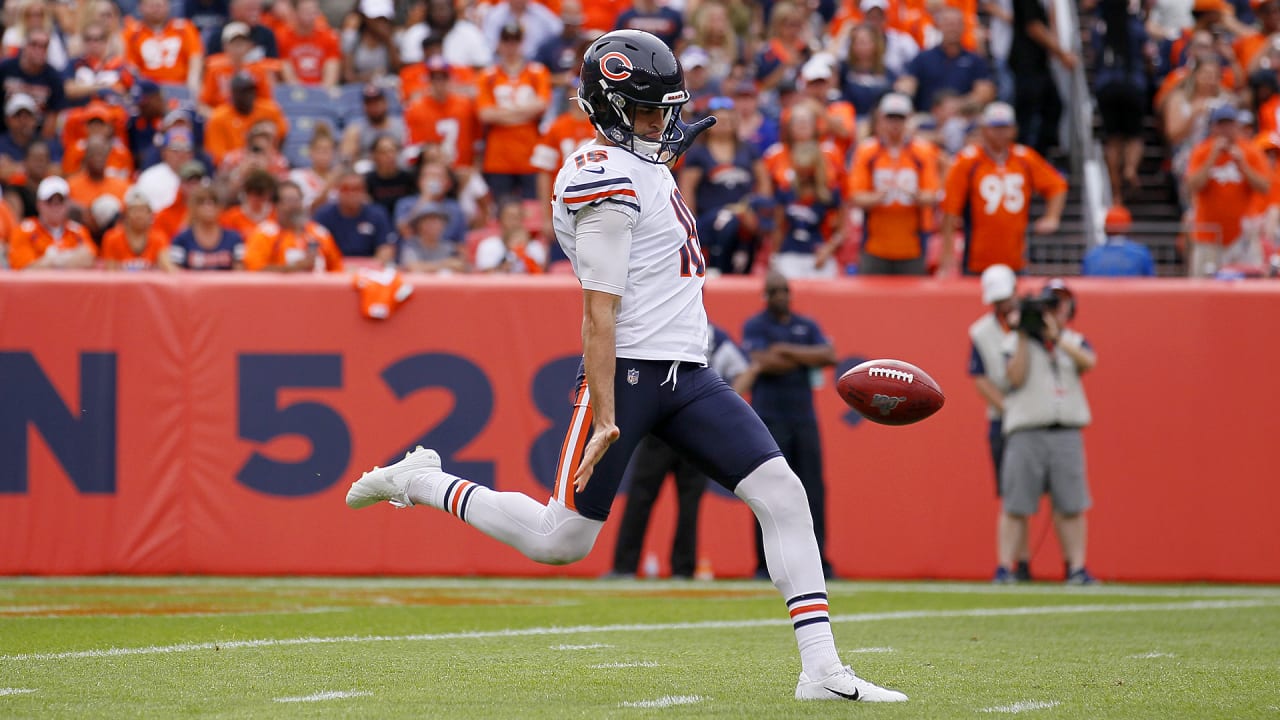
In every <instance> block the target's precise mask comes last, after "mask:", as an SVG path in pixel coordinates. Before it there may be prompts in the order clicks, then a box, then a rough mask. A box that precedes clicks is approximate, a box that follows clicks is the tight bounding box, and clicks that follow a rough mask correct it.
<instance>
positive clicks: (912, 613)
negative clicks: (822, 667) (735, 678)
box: [0, 600, 1276, 662]
mask: <svg viewBox="0 0 1280 720" xmlns="http://www.w3.org/2000/svg"><path fill="white" fill-rule="evenodd" d="M1275 605H1276V603H1274V602H1267V601H1264V600H1195V601H1186V602H1166V603H1131V604H1113V605H1102V604H1097V605H1044V606H1032V607H997V608H974V609H971V610H902V611H898V612H879V613H858V614H852V615H832V616H831V621H832V622H846V623H857V622H878V621H883V620H919V619H940V618H961V617H1021V616H1034V615H1074V614H1081V613H1125V612H1185V611H1191V610H1231V609H1242V608H1256V607H1273V606H1275ZM779 625H785V626H788V627H790V625H791V620H790V618H767V619H759V620H707V621H702V622H686V623H649V624H637V625H577V626H569V627H557V626H548V627H531V628H510V629H506V630H475V631H471V632H454V633H424V634H420V635H342V636H333V637H296V638H262V639H259V640H227V641H218V642H200V643H180V644H177V645H151V646H147V647H124V648H104V649H98V650H70V651H66V652H52V653H20V654H15V655H0V662H20V661H33V660H75V659H81V658H104V657H120V656H123V655H164V654H169V653H184V652H197V651H202V650H239V649H243V648H263V647H290V646H296V645H336V644H352V643H356V644H358V643H375V642H431V641H438V640H480V639H488V638H507V637H539V636H553V637H554V636H562V635H584V634H592V635H599V634H602V633H614V632H645V633H652V632H666V631H671V630H737V629H743V628H756V627H776V626H779Z"/></svg>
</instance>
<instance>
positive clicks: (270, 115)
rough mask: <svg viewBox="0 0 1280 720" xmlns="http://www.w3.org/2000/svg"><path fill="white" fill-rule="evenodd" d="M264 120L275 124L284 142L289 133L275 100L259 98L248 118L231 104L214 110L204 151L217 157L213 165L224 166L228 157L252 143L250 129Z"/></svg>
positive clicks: (207, 127)
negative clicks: (223, 160)
mask: <svg viewBox="0 0 1280 720" xmlns="http://www.w3.org/2000/svg"><path fill="white" fill-rule="evenodd" d="M263 120H267V121H270V122H272V123H275V126H276V137H277V138H279V139H283V138H284V136H285V134H286V133H288V132H289V125H288V123H286V122H285V119H284V113H283V112H281V111H280V106H279V105H277V104H276V101H275V100H264V99H262V98H258V99H256V100H254V101H253V110H251V111H250V112H249V114H248V115H241V114H240V113H238V112H236V109H235V108H234V107H232V106H231V104H230V103H227V104H226V105H219V106H218V107H216V108H214V110H213V114H212V115H210V116H209V123H208V124H207V125H205V128H204V149H205V150H207V151H208V152H209V155H210V156H212V157H213V162H214V163H215V164H217V165H221V164H222V159H223V158H224V157H226V154H227V153H229V152H231V151H232V150H235V149H237V148H242V147H244V146H245V144H247V143H248V141H249V128H251V127H253V126H254V125H256V124H258V123H259V122H262V121H263Z"/></svg>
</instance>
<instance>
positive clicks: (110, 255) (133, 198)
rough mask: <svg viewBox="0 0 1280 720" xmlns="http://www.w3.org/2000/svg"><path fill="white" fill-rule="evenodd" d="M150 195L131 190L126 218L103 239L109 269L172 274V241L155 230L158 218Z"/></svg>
mask: <svg viewBox="0 0 1280 720" xmlns="http://www.w3.org/2000/svg"><path fill="white" fill-rule="evenodd" d="M149 203H150V201H149V200H148V199H147V195H146V193H144V192H142V191H141V190H139V189H138V188H129V191H128V192H126V193H125V196H124V218H123V220H122V221H121V222H120V223H119V224H117V225H116V226H115V227H113V228H111V229H110V230H108V231H107V233H106V234H105V235H103V236H102V259H103V260H104V261H105V265H106V268H107V269H108V270H151V269H159V270H166V271H170V272H172V271H173V269H174V267H173V262H172V261H170V259H169V238H167V237H165V235H164V233H163V232H161V231H160V230H157V229H156V228H154V227H152V225H151V221H152V220H153V219H154V215H153V214H152V212H151V205H150V204H149Z"/></svg>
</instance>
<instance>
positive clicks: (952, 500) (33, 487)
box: [0, 273, 1280, 582]
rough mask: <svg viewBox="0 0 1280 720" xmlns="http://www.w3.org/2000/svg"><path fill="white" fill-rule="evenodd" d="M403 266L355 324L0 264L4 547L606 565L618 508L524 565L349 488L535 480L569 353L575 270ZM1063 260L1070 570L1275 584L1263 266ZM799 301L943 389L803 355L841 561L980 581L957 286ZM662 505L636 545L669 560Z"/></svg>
mask: <svg viewBox="0 0 1280 720" xmlns="http://www.w3.org/2000/svg"><path fill="white" fill-rule="evenodd" d="M415 283H416V285H417V293H416V295H415V296H414V298H413V299H412V300H410V301H409V302H408V304H407V305H405V306H404V307H403V308H402V309H401V311H400V312H399V313H398V314H396V315H395V316H393V317H392V318H391V319H390V320H388V321H385V322H373V321H368V320H365V319H362V318H361V317H360V316H359V315H358V313H357V303H356V297H355V292H354V291H353V290H352V289H351V286H350V284H349V281H348V280H347V279H345V278H338V277H335V278H315V277H305V278H285V277H275V276H256V275H232V276H223V277H212V278H211V277H196V276H192V275H182V276H179V277H162V276H158V275H151V276H135V275H106V274H87V273H86V274H79V273H71V274H65V275H54V274H43V275H41V274H18V273H10V274H5V275H3V276H0V548H2V550H0V573H5V574H16V573H33V574H68V573H105V572H119V573H254V574H257V573H312V574H328V573H413V574H520V575H532V574H546V573H554V574H565V573H569V574H580V575H585V576H593V575H595V574H597V573H600V572H602V571H603V570H605V569H606V568H607V567H608V564H609V561H610V557H611V553H612V549H613V542H614V532H615V529H614V525H615V524H616V523H610V524H609V525H607V526H606V531H605V533H604V534H602V536H601V539H600V542H599V543H598V544H597V547H596V549H595V550H594V551H593V552H592V553H591V555H590V556H589V557H588V558H587V559H586V560H584V561H582V562H581V563H578V564H577V565H573V566H569V567H566V568H548V567H544V566H539V565H536V564H534V563H532V562H529V561H527V560H525V559H524V558H522V557H521V556H520V555H518V554H517V553H516V552H515V551H514V550H511V549H509V548H507V547H505V546H502V545H500V544H498V543H496V542H493V541H490V540H488V539H487V538H483V537H482V536H480V535H479V534H478V533H476V532H474V531H472V530H470V529H469V528H465V527H463V526H462V525H461V524H460V523H458V522H457V520H455V519H453V518H450V517H448V516H446V515H444V514H442V513H439V512H435V511H432V510H428V509H416V508H415V509H412V510H403V511H396V510H393V509H391V508H390V507H377V508H372V509H369V510H364V511H361V512H355V511H351V510H348V509H347V508H346V506H345V505H344V504H343V500H342V499H343V495H344V493H345V491H346V487H347V485H348V484H349V483H350V481H351V480H352V479H354V478H355V477H356V476H357V475H358V474H359V473H360V471H362V470H364V469H367V468H368V467H371V466H373V465H375V464H385V463H386V462H388V461H390V460H391V459H392V458H395V457H396V456H398V455H399V454H401V453H403V452H404V450H405V449H406V448H409V447H412V446H413V445H414V444H417V443H422V444H426V445H429V446H432V447H438V448H440V449H441V451H442V454H443V455H444V456H445V463H446V465H445V467H446V468H447V469H450V470H453V471H455V472H458V473H460V474H463V475H465V476H467V477H469V478H470V479H473V480H476V481H479V482H482V483H485V484H488V485H492V486H496V487H497V488H499V489H502V490H520V491H524V492H528V493H531V494H533V495H535V496H537V497H539V498H541V497H544V496H546V495H548V493H549V490H548V489H547V488H548V487H549V482H550V475H551V474H552V472H553V471H554V466H555V456H556V454H557V453H558V451H559V448H560V442H561V438H562V433H563V429H564V427H565V426H566V425H567V423H568V410H569V394H570V390H571V388H572V385H573V380H574V373H575V371H576V367H577V356H578V353H579V352H580V339H579V328H580V324H579V317H580V310H581V300H580V296H579V291H578V289H577V287H576V284H575V283H574V282H573V280H572V279H571V278H559V277H555V278H536V279H485V278H454V279H449V278H444V279H439V278H415ZM1027 285H1028V289H1034V288H1036V287H1038V282H1037V281H1028V283H1027ZM1072 285H1073V287H1074V289H1075V290H1076V292H1077V295H1078V296H1079V297H1080V313H1079V316H1078V318H1077V320H1076V326H1077V327H1078V328H1079V329H1081V330H1082V331H1083V332H1084V333H1085V334H1086V335H1087V336H1088V337H1089V338H1090V340H1091V341H1092V343H1093V344H1094V346H1095V348H1096V349H1097V350H1098V353H1099V358H1100V361H1099V366H1098V368H1097V370H1096V371H1095V372H1094V373H1092V374H1091V375H1090V376H1089V377H1088V378H1087V379H1086V389H1087V391H1088V393H1089V398H1090V401H1091V403H1092V405H1093V409H1094V415H1095V424H1094V425H1093V426H1092V427H1091V428H1089V430H1088V431H1087V432H1086V449H1087V453H1088V465H1089V472H1090V479H1091V482H1092V486H1093V493H1094V500H1095V507H1094V510H1093V511H1092V512H1091V513H1090V520H1089V522H1090V557H1091V560H1090V565H1091V567H1092V569H1093V570H1094V571H1095V573H1096V574H1098V575H1099V576H1101V577H1103V578H1108V579H1126V580H1188V579H1207V580H1246V581H1267V582H1276V581H1280V552H1277V548H1280V523H1276V522H1275V520H1274V508H1276V507H1280V484H1278V483H1277V482H1276V479H1277V476H1278V475H1280V472H1278V471H1277V469H1276V467H1275V465H1276V461H1275V457H1276V456H1275V453H1274V448H1275V443H1276V437H1277V433H1280V421H1277V420H1276V413H1275V405H1276V401H1277V400H1280V369H1278V368H1280V337H1277V335H1276V333H1274V332H1271V331H1270V329H1272V328H1274V327H1275V318H1277V317H1280V285H1271V284H1265V283H1258V284H1252V283H1247V284H1219V283H1211V282H1204V283H1189V282H1184V281H1141V282H1128V281H1120V282H1099V281H1085V280H1077V281H1075V282H1073V283H1072ZM793 301H794V305H795V310H796V311H797V312H800V313H803V314H806V315H810V316H813V317H815V318H816V319H817V320H818V321H819V323H820V324H821V325H822V326H823V327H824V328H825V329H826V331H827V332H828V334H829V335H830V336H831V337H832V338H833V340H834V342H835V345H836V348H837V352H838V355H839V356H840V357H841V358H842V366H848V365H851V364H853V363H855V362H857V361H859V360H861V359H869V358H875V357H897V358H901V359H905V360H909V361H911V362H914V363H916V364H918V365H920V366H921V367H923V368H925V369H926V370H928V371H929V372H930V373H931V374H932V375H933V376H934V378H935V379H936V380H938V382H939V383H940V384H941V385H942V387H943V389H944V391H946V393H947V396H948V402H947V406H946V407H945V408H944V409H943V410H942V412H941V413H939V414H938V415H937V416H935V417H933V418H931V419H929V420H928V421H927V422H924V423H921V424H919V425H916V426H911V427H902V428H888V427H880V426H875V425H872V424H870V423H868V422H865V421H862V422H856V418H855V417H852V416H851V414H850V413H849V411H848V410H847V409H846V408H845V407H844V405H843V404H842V403H841V402H840V400H839V398H838V397H837V396H836V394H835V393H834V391H833V390H832V380H833V376H832V375H831V373H828V374H827V384H826V387H825V388H823V389H821V390H819V391H818V392H819V397H818V411H819V413H820V422H821V426H822V432H823V439H824V446H825V453H826V462H827V485H828V503H829V506H828V513H829V518H828V528H829V539H828V547H829V553H830V555H831V559H832V560H833V562H834V564H835V566H836V568H837V570H838V572H839V573H840V574H841V575H843V576H846V577H903V578H906V577H946V578H983V577H986V576H987V575H988V574H989V572H990V570H991V567H992V565H993V549H992V548H993V542H994V527H995V522H994V521H995V516H996V511H997V504H996V501H995V499H994V493H993V484H994V483H993V480H992V477H991V472H992V471H991V469H990V466H989V460H988V457H987V450H986V440H985V429H986V428H985V419H984V416H983V411H982V406H981V402H980V400H979V398H978V396H977V393H976V391H975V390H974V389H973V386H972V383H971V381H970V380H969V378H968V377H967V376H966V372H965V371H966V363H967V359H968V341H967V336H966V329H967V327H968V325H969V323H970V322H971V321H973V320H974V319H975V318H976V317H978V315H979V314H980V313H981V312H982V311H983V308H982V306H981V304H980V302H979V300H978V289H977V286H976V282H974V281H954V282H942V283H939V282H933V281H929V280H920V281H916V280H902V281H896V282H895V281H890V280H881V281H868V280H865V279H861V280H849V281H841V282H836V283H795V292H794V300H793ZM762 303H763V300H762V297H761V294H760V288H759V281H758V280H755V279H719V280H715V281H712V282H710V283H709V284H708V289H707V304H708V307H709V310H710V312H711V316H712V319H713V320H714V321H716V322H717V323H718V324H720V325H721V326H723V327H724V328H726V329H727V330H729V331H730V333H731V334H733V335H734V336H739V335H740V332H741V327H742V323H743V321H744V320H745V319H746V318H747V317H749V316H750V315H751V314H753V313H755V312H757V311H758V310H759V309H760V308H761V306H762ZM708 432H714V429H713V428H708ZM669 505H670V502H669V500H668V499H667V498H666V497H665V495H664V500H663V501H662V502H661V503H660V507H659V510H658V512H657V513H656V514H655V526H656V527H655V532H654V533H653V534H652V536H651V540H650V541H649V545H650V547H651V548H652V549H653V550H655V551H656V552H658V553H660V554H662V555H664V556H665V554H666V552H667V550H668V549H669V547H670V531H671V518H670V514H671V513H670V511H669ZM618 507H619V509H620V507H621V503H619V506H618ZM1042 515H1043V513H1042ZM702 517H703V523H702V535H701V542H700V545H701V553H702V554H703V555H705V556H706V557H707V558H708V559H709V560H711V562H712V563H713V566H714V568H715V571H716V572H717V574H719V575H721V576H734V575H738V576H741V575H747V574H749V573H750V572H751V571H752V570H753V569H754V557H753V552H752V550H751V549H750V548H751V529H750V528H751V525H750V523H751V522H752V519H751V517H750V515H749V513H748V511H747V510H746V508H745V507H744V506H742V505H741V504H740V503H739V502H738V501H737V500H736V499H733V498H732V497H731V496H728V495H726V494H725V493H723V492H717V493H709V494H708V496H707V498H706V500H705V501H704V506H703V516H702ZM1033 543H1034V544H1035V546H1036V555H1035V559H1034V563H1033V570H1035V571H1036V572H1037V573H1038V574H1040V575H1042V576H1045V577H1056V576H1058V575H1059V574H1060V573H1061V564H1060V561H1059V559H1058V552H1057V547H1056V544H1055V542H1054V540H1053V538H1052V532H1049V531H1048V526H1047V524H1045V522H1044V520H1043V517H1042V518H1040V519H1038V520H1037V521H1036V523H1035V524H1034V525H1033Z"/></svg>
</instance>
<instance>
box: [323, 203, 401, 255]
mask: <svg viewBox="0 0 1280 720" xmlns="http://www.w3.org/2000/svg"><path fill="white" fill-rule="evenodd" d="M315 221H316V222H318V223H320V224H321V225H323V226H324V228H325V229H326V230H328V231H329V234H330V235H332V236H333V240H334V242H336V243H338V249H339V250H341V251H342V255H343V257H373V255H374V253H375V252H377V250H378V248H379V247H381V246H383V245H394V244H395V242H396V234H395V230H394V229H393V228H392V227H391V220H390V219H389V218H388V217H387V211H386V210H383V209H382V206H381V205H375V204H373V203H369V204H366V205H363V206H361V208H360V212H359V213H357V214H356V215H355V216H354V217H347V216H346V215H343V214H342V213H341V212H339V211H338V203H336V202H330V203H325V204H324V205H323V206H322V207H321V208H320V209H319V210H317V211H316V216H315Z"/></svg>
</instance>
